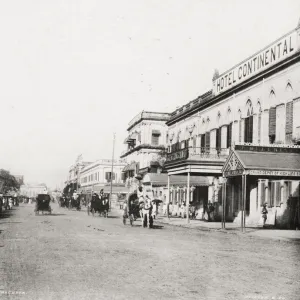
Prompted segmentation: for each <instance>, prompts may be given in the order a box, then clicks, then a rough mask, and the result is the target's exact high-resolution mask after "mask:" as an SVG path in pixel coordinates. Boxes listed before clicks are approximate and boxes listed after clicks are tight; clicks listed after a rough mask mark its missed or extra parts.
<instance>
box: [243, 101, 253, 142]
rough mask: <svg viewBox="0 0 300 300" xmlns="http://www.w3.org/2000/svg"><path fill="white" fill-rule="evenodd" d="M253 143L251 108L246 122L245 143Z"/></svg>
mask: <svg viewBox="0 0 300 300" xmlns="http://www.w3.org/2000/svg"><path fill="white" fill-rule="evenodd" d="M252 141H253V109H252V107H251V106H250V107H249V108H248V111H247V118H245V120H244V142H245V143H252Z"/></svg>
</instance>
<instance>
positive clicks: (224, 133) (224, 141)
mask: <svg viewBox="0 0 300 300" xmlns="http://www.w3.org/2000/svg"><path fill="white" fill-rule="evenodd" d="M227 129H228V128H227V125H225V126H222V127H221V148H222V149H225V148H227ZM229 146H230V145H229Z"/></svg>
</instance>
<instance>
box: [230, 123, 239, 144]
mask: <svg viewBox="0 0 300 300" xmlns="http://www.w3.org/2000/svg"><path fill="white" fill-rule="evenodd" d="M231 139H232V141H231V143H232V144H233V143H234V144H237V143H238V142H239V121H238V120H236V121H234V122H233V123H232V138H231Z"/></svg>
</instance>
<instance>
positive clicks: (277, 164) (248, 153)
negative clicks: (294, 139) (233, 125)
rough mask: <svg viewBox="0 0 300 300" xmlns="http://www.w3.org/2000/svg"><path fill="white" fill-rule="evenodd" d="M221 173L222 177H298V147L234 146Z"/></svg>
mask: <svg viewBox="0 0 300 300" xmlns="http://www.w3.org/2000/svg"><path fill="white" fill-rule="evenodd" d="M222 173H223V176H224V177H233V176H239V175H255V176H280V177H300V147H297V146H290V147H287V146H285V147H284V146H281V145H276V146H251V145H236V146H235V148H234V150H232V151H231V152H230V154H229V156H228V158H227V160H226V162H225V164H224V167H223V169H222Z"/></svg>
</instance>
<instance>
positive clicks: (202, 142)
mask: <svg viewBox="0 0 300 300" xmlns="http://www.w3.org/2000/svg"><path fill="white" fill-rule="evenodd" d="M200 147H201V148H204V147H205V134H201V145H200Z"/></svg>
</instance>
